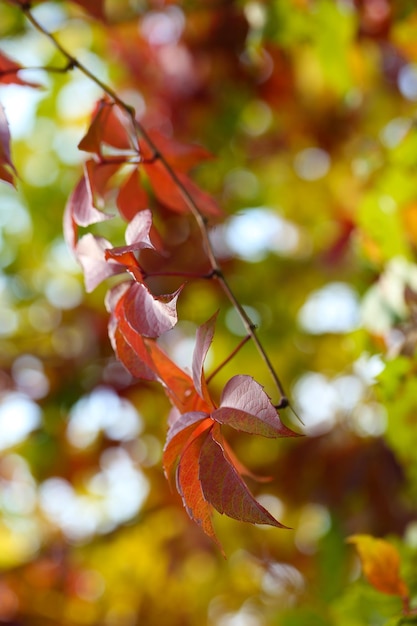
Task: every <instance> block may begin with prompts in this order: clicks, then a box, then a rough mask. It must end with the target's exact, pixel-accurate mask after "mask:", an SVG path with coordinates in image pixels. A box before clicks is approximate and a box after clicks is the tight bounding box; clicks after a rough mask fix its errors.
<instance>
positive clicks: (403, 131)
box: [381, 117, 413, 148]
mask: <svg viewBox="0 0 417 626" xmlns="http://www.w3.org/2000/svg"><path fill="white" fill-rule="evenodd" d="M412 123H413V121H412V120H411V119H410V118H407V117H396V118H395V119H393V120H391V121H390V122H388V124H387V125H386V126H385V127H384V128H383V129H382V131H381V140H382V143H383V144H384V145H385V146H386V147H387V148H395V147H396V146H398V144H399V143H401V141H402V140H403V139H404V137H405V136H406V135H407V133H408V131H409V130H410V128H411V126H412Z"/></svg>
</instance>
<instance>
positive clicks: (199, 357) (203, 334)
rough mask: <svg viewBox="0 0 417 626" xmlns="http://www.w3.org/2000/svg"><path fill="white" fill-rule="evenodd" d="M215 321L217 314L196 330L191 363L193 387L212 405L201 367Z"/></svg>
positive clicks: (211, 338)
mask: <svg viewBox="0 0 417 626" xmlns="http://www.w3.org/2000/svg"><path fill="white" fill-rule="evenodd" d="M216 319H217V313H215V314H214V315H213V316H212V317H211V318H210V319H209V320H208V321H207V322H206V323H205V324H202V325H201V326H200V327H199V328H198V329H197V333H196V344H195V348H194V353H193V363H192V372H193V381H194V386H195V388H196V390H197V393H198V394H199V395H200V396H201V397H202V398H203V399H204V400H206V402H207V403H209V404H212V402H211V399H210V395H209V392H208V389H207V383H206V381H205V378H204V372H203V366H204V361H205V358H206V356H207V352H208V350H209V348H210V345H211V342H212V341H213V336H214V328H215V324H216Z"/></svg>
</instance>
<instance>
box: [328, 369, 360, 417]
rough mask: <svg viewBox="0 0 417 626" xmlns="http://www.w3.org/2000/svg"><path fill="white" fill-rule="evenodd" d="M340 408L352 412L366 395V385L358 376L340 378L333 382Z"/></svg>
mask: <svg viewBox="0 0 417 626" xmlns="http://www.w3.org/2000/svg"><path fill="white" fill-rule="evenodd" d="M333 387H334V388H335V390H336V392H337V394H338V396H339V403H340V406H341V407H342V408H343V409H344V410H345V411H346V412H350V411H352V410H353V409H354V408H355V407H356V405H357V404H358V402H359V401H360V400H361V399H362V398H363V395H364V393H365V384H364V382H363V380H361V379H360V378H358V377H357V376H339V377H338V378H335V379H334V381H333Z"/></svg>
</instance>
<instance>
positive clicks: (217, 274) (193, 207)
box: [6, 0, 290, 409]
mask: <svg viewBox="0 0 417 626" xmlns="http://www.w3.org/2000/svg"><path fill="white" fill-rule="evenodd" d="M6 1H7V2H8V3H9V4H12V5H14V6H18V7H19V8H20V9H21V11H22V12H23V13H24V15H25V16H26V18H27V19H28V21H29V22H30V23H31V24H32V26H33V27H34V28H35V29H36V30H37V31H38V32H40V33H41V34H42V35H44V36H45V37H47V38H48V39H49V40H50V41H51V43H52V44H53V45H54V47H55V48H56V49H57V50H59V52H60V53H61V54H62V55H63V56H64V57H65V59H66V60H67V64H66V66H65V67H64V68H62V70H61V71H68V70H72V69H78V70H79V71H80V72H82V73H83V74H84V75H85V76H86V77H88V78H89V79H90V80H91V81H92V82H94V83H95V84H96V85H97V86H99V87H100V88H101V89H102V90H103V92H104V93H105V94H106V95H107V96H108V97H109V98H110V99H111V100H112V101H113V102H114V103H115V104H117V105H118V106H119V107H120V109H122V110H123V111H124V112H125V113H126V114H127V115H128V117H129V118H130V120H131V123H132V127H133V128H134V129H135V132H136V133H137V135H139V136H140V137H141V138H142V140H143V141H145V142H146V144H147V145H148V147H149V148H150V150H151V151H152V153H153V158H154V159H155V160H156V159H158V160H159V162H160V163H161V164H162V165H163V167H164V168H165V170H166V172H167V173H168V175H169V176H170V178H171V180H172V181H173V182H174V184H175V185H176V187H177V188H178V189H179V191H180V192H181V195H182V196H183V198H184V200H185V202H186V203H187V205H188V207H189V209H190V212H191V213H192V215H193V217H194V219H195V220H196V222H197V224H198V227H199V229H200V232H201V237H202V240H203V244H204V247H205V251H206V254H207V258H208V261H209V263H210V267H211V276H212V277H213V278H215V279H216V280H217V281H218V282H219V284H220V285H221V288H222V289H223V292H224V293H225V295H226V296H227V298H228V299H229V301H230V303H231V304H232V305H233V307H234V308H235V310H236V311H237V313H238V315H239V317H240V319H241V320H242V323H243V325H244V327H245V330H246V332H247V334H248V336H249V337H250V338H251V339H252V341H253V343H254V344H255V346H256V348H257V350H258V352H259V354H260V356H261V357H262V359H263V361H264V363H265V365H266V367H267V369H268V371H269V372H270V374H271V376H272V379H273V381H274V383H275V385H276V387H277V389H278V391H279V394H280V401H279V403H278V404H277V405H276V408H277V409H279V408H285V407H288V406H290V403H289V400H288V397H287V395H286V393H285V390H284V387H283V385H282V383H281V380H280V378H279V377H278V375H277V373H276V371H275V369H274V367H273V365H272V363H271V360H270V358H269V356H268V355H267V353H266V351H265V348H264V347H263V345H262V343H261V341H260V340H259V337H258V335H257V333H256V327H255V325H254V323H253V322H252V320H251V319H250V317H249V316H248V314H247V313H246V311H245V309H244V308H243V306H242V305H241V304H240V302H239V301H238V300H237V298H236V296H235V295H234V293H233V291H232V289H231V287H230V286H229V283H228V281H227V280H226V278H225V276H224V274H223V271H222V269H221V267H220V265H219V263H218V261H217V259H216V256H215V254H214V251H213V246H212V244H211V241H210V238H209V234H208V229H207V219H206V218H205V217H204V216H203V214H202V213H201V211H200V209H199V207H198V206H197V203H196V202H195V200H194V199H193V197H192V195H191V194H190V193H189V191H188V190H187V189H186V187H185V186H184V185H183V184H182V182H181V181H180V180H179V178H178V176H177V174H176V173H175V171H174V170H173V168H172V167H171V166H170V164H169V163H168V162H167V160H166V158H165V157H164V155H163V154H162V153H161V152H160V151H159V150H158V149H157V147H156V145H155V144H154V142H153V141H152V139H151V137H150V136H149V134H148V133H147V131H146V129H145V128H144V127H143V125H142V124H141V123H140V122H139V121H138V120H137V119H136V117H135V110H134V108H133V107H132V106H130V105H129V104H127V103H126V102H125V101H124V100H122V99H121V98H120V97H119V96H118V95H117V93H116V92H115V91H114V90H113V89H112V88H111V87H110V86H109V85H107V84H106V83H104V82H103V81H101V80H100V79H99V78H98V77H97V76H95V74H93V73H92V72H91V71H90V70H89V69H88V68H87V67H86V66H85V65H83V64H82V63H81V62H80V61H79V60H78V59H77V58H75V57H74V56H72V54H71V53H70V52H68V50H66V48H64V47H63V46H62V44H61V43H60V42H59V41H58V39H57V38H56V37H55V36H54V35H53V34H52V33H51V32H49V31H48V30H47V29H46V28H45V27H44V26H43V25H42V24H41V23H40V22H39V21H38V20H37V19H36V17H35V16H34V15H33V13H32V11H31V8H32V7H31V4H30V2H20V1H19V0H6ZM40 69H48V68H40ZM234 353H235V351H234V352H233V354H234Z"/></svg>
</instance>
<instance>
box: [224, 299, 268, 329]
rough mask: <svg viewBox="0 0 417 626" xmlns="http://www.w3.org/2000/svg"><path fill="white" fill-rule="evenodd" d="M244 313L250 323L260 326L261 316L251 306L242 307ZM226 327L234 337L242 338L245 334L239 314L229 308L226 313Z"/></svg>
mask: <svg viewBox="0 0 417 626" xmlns="http://www.w3.org/2000/svg"><path fill="white" fill-rule="evenodd" d="M243 308H244V309H245V311H246V313H247V314H248V315H249V318H250V319H251V320H252V322H253V323H254V324H255V325H256V326H257V327H259V326H260V325H261V316H260V315H259V313H258V311H257V310H256V309H254V308H253V307H251V306H246V305H245V306H244V307H243ZM226 326H227V328H228V329H229V330H230V332H231V333H233V334H234V335H238V336H239V337H244V336H245V335H246V334H247V332H248V331H247V330H246V328H245V327H244V325H243V322H242V320H241V319H240V316H239V314H238V313H237V311H236V309H234V308H230V309H229V310H228V311H227V313H226Z"/></svg>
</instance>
